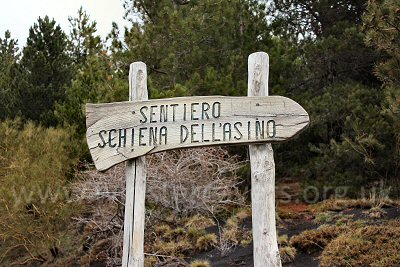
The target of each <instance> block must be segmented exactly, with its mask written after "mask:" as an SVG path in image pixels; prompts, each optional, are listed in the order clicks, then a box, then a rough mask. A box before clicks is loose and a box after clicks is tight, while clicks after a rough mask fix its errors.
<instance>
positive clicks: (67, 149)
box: [0, 120, 77, 265]
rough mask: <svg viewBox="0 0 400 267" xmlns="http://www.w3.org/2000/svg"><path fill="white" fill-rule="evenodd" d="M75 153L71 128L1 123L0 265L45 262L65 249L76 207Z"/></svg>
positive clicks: (14, 122)
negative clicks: (71, 178)
mask: <svg viewBox="0 0 400 267" xmlns="http://www.w3.org/2000/svg"><path fill="white" fill-rule="evenodd" d="M75 152H76V149H75V144H74V142H73V141H72V140H71V138H70V135H69V133H68V131H66V130H62V129H54V128H43V127H40V126H35V125H34V124H33V123H27V124H25V125H23V124H22V123H21V122H20V121H19V120H15V121H10V120H7V121H5V122H0V159H1V160H0V184H1V187H0V238H1V243H0V265H8V264H21V263H25V264H26V263H30V264H31V263H32V262H44V261H48V260H49V259H51V258H52V257H56V256H57V254H58V253H60V252H63V251H64V252H65V249H66V247H67V246H68V242H71V240H68V238H69V237H68V235H65V233H66V231H67V229H66V228H67V225H68V223H69V222H70V219H69V218H71V216H72V215H73V213H74V211H76V208H75V207H72V204H70V203H69V202H68V200H69V198H70V192H69V187H68V180H69V179H68V173H71V171H72V170H73V167H74V166H75V164H76V162H77V161H76V156H74V155H76V153H75ZM72 236H73V235H72Z"/></svg>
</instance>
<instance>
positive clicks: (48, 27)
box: [21, 16, 73, 125]
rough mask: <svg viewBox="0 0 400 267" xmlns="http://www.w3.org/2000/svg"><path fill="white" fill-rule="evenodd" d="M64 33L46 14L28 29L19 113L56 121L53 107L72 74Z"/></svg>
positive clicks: (48, 122)
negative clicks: (20, 109)
mask: <svg viewBox="0 0 400 267" xmlns="http://www.w3.org/2000/svg"><path fill="white" fill-rule="evenodd" d="M67 45H68V42H67V37H66V35H65V34H64V32H63V31H62V30H61V28H60V26H59V25H56V22H55V21H54V19H53V20H50V19H49V17H47V16H46V17H45V18H43V19H42V18H39V19H38V21H37V23H35V24H34V25H33V27H31V28H30V30H29V37H28V39H27V42H26V46H25V47H24V49H23V55H22V59H21V67H22V72H23V75H24V83H23V85H22V88H21V101H22V114H23V117H24V118H26V119H31V120H34V121H37V122H41V123H42V124H44V125H55V124H56V119H55V116H54V107H55V103H56V102H60V103H62V102H63V101H64V99H65V87H66V86H67V85H69V84H70V82H71V78H72V75H73V69H72V68H71V66H72V65H71V63H72V60H71V58H70V56H69V55H68V50H67Z"/></svg>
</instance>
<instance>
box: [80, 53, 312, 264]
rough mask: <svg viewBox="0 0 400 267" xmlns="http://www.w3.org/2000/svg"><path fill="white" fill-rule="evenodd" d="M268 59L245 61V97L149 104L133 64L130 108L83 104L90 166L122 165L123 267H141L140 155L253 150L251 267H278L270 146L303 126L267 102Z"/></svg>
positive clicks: (290, 107)
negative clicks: (228, 147) (238, 148)
mask: <svg viewBox="0 0 400 267" xmlns="http://www.w3.org/2000/svg"><path fill="white" fill-rule="evenodd" d="M268 64H269V60H268V55H267V54H266V53H263V52H258V53H253V54H251V55H250V56H249V62H248V68H249V80H248V97H228V96H204V97H178V98H169V99H160V100H147V98H148V97H147V95H148V94H147V72H146V65H145V64H144V63H142V62H136V63H133V64H131V69H130V73H129V87H130V88H129V92H130V101H129V102H118V103H107V104H87V105H86V124H87V132H86V135H87V142H88V145H89V149H90V153H91V155H92V158H93V161H94V163H95V165H96V168H97V169H98V170H100V171H104V170H106V169H108V168H110V167H111V166H113V165H115V164H117V163H120V162H123V161H127V165H126V203H125V221H124V245H123V258H122V266H123V267H128V266H129V267H131V266H135V267H136V266H137V267H139V266H140V267H142V266H143V264H144V253H143V242H144V239H143V236H144V215H145V191H146V170H145V159H144V156H145V155H147V154H150V153H155V152H160V151H165V150H171V149H177V148H188V147H200V146H212V145H225V144H251V145H250V146H249V151H250V163H251V179H252V194H251V197H252V220H253V243H254V266H256V267H261V266H281V262H280V257H279V251H278V245H277V238H276V226H275V165H274V159H273V151H272V147H271V144H270V143H271V142H278V141H284V140H287V139H289V138H291V137H293V136H294V135H296V134H297V133H299V132H300V131H301V130H302V129H304V128H305V127H306V126H307V125H308V123H309V116H308V114H307V112H306V111H305V110H304V109H303V108H302V107H301V106H300V105H299V104H297V103H296V102H294V101H293V100H291V99H289V98H286V97H282V96H268V68H269V65H268Z"/></svg>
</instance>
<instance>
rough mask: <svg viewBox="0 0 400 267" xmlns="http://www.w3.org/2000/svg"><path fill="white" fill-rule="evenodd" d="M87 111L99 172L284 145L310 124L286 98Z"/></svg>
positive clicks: (192, 100)
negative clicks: (138, 162)
mask: <svg viewBox="0 0 400 267" xmlns="http://www.w3.org/2000/svg"><path fill="white" fill-rule="evenodd" d="M86 113H87V120H86V121H87V126H88V130H87V141H88V144H89V148H90V152H91V154H92V156H93V160H94V163H95V165H96V167H97V169H99V170H105V169H107V168H109V167H111V166H113V165H115V164H117V163H119V162H122V161H125V160H127V159H131V158H136V157H138V156H143V155H146V154H150V153H154V152H160V151H165V150H170V149H175V148H184V147H196V146H210V145H223V144H238V143H260V142H266V141H269V142H275V141H283V140H286V139H288V138H290V137H292V136H294V135H295V134H296V133H298V132H299V131H300V130H302V129H303V128H304V127H305V126H306V125H307V124H308V121H309V118H308V114H307V112H306V111H305V110H304V109H303V108H302V107H301V106H300V105H299V104H297V103H296V102H294V101H293V100H291V99H289V98H286V97H282V96H269V97H268V96H262V97H224V96H206V97H199V96H198V97H179V98H170V99H160V100H148V101H136V102H120V103H110V104H88V105H87V106H86Z"/></svg>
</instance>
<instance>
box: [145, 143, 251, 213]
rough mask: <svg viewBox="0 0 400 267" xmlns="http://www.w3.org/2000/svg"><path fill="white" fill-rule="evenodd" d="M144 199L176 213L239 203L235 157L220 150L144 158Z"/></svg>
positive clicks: (238, 163)
mask: <svg viewBox="0 0 400 267" xmlns="http://www.w3.org/2000/svg"><path fill="white" fill-rule="evenodd" d="M147 163H148V173H147V175H148V178H147V188H148V189H147V197H148V199H149V200H150V201H151V202H153V203H154V204H156V205H159V206H162V207H165V208H168V209H173V210H175V211H176V212H178V213H184V214H191V213H208V212H209V210H212V211H213V212H217V211H218V210H221V209H223V208H224V207H226V206H231V205H232V204H234V205H236V204H243V203H244V199H243V197H242V195H241V194H240V193H239V191H238V184H239V180H240V179H239V177H238V176H237V175H236V171H237V170H238V169H239V168H241V167H242V166H243V164H242V163H240V162H238V159H237V157H234V156H231V155H229V154H228V152H227V151H226V150H224V149H222V148H220V147H209V148H196V149H190V150H189V149H185V150H183V149H182V150H174V151H171V152H163V153H159V154H155V155H152V156H151V157H148V160H147Z"/></svg>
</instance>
